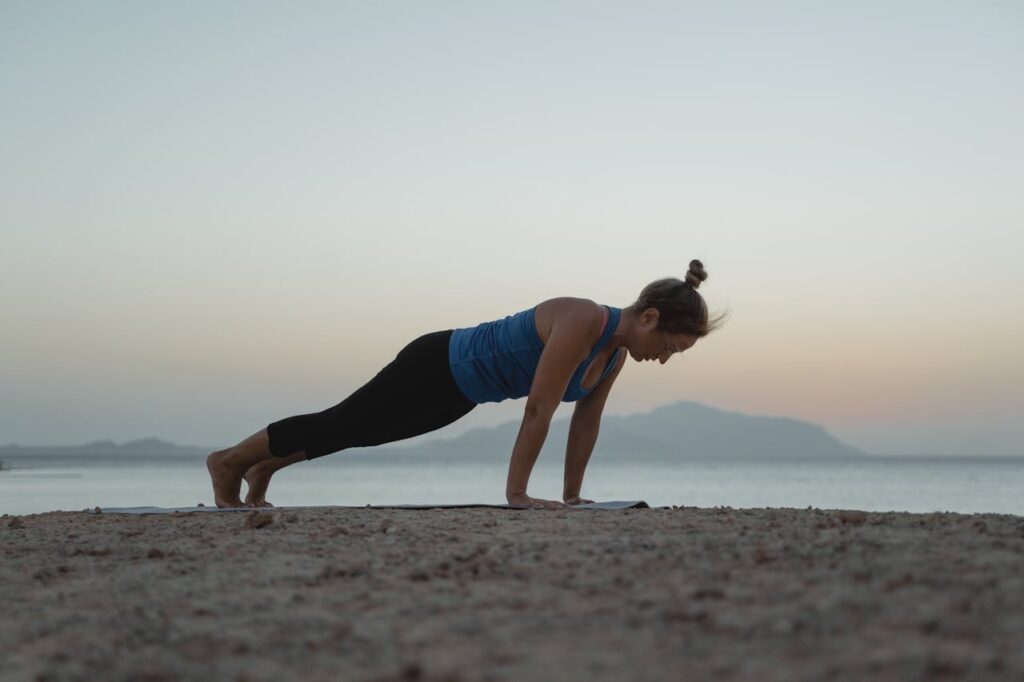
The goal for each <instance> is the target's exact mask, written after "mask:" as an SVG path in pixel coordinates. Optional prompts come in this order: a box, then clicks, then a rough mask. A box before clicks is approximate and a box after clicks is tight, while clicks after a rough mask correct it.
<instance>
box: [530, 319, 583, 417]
mask: <svg viewBox="0 0 1024 682" xmlns="http://www.w3.org/2000/svg"><path fill="white" fill-rule="evenodd" d="M592 324H593V317H592V316H591V315H590V314H589V312H588V311H586V310H579V311H572V312H569V313H567V314H566V315H563V316H561V317H559V319H558V320H557V321H556V322H555V323H554V324H553V325H552V327H551V332H550V334H549V335H548V340H547V343H545V344H544V350H543V351H541V354H540V360H539V361H538V362H537V370H536V372H534V375H533V383H532V384H531V385H530V394H529V396H528V397H527V398H526V411H527V412H534V413H536V414H543V415H547V416H551V415H553V414H554V413H555V410H556V409H557V408H558V405H559V404H560V403H561V402H562V398H563V397H564V396H565V389H566V388H567V387H568V385H569V380H570V379H572V375H573V374H575V372H576V368H577V366H579V363H580V362H582V361H583V360H584V359H585V358H586V356H587V352H588V350H589V348H590V345H591V342H592V339H591V338H590V336H591V328H592Z"/></svg>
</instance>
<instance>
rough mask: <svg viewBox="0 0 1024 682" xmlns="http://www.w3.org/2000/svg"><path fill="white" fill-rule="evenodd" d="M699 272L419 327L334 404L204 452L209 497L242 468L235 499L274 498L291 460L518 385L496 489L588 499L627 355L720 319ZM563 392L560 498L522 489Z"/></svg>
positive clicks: (232, 502) (222, 496)
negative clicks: (620, 294)
mask: <svg viewBox="0 0 1024 682" xmlns="http://www.w3.org/2000/svg"><path fill="white" fill-rule="evenodd" d="M706 278H707V273H706V272H705V271H704V266H703V265H702V264H701V262H700V261H699V260H693V261H690V268H689V271H688V272H687V273H686V279H685V281H683V280H679V279H676V278H672V277H670V278H665V279H659V280H657V281H655V282H652V283H650V284H648V285H647V286H646V287H644V289H643V291H642V292H640V297H639V298H638V299H637V300H636V301H635V302H634V303H633V304H632V305H630V306H629V307H627V308H621V309H620V308H615V307H612V306H603V305H598V304H597V303H595V302H593V301H591V300H588V299H582V298H569V297H563V298H552V299H549V300H547V301H544V302H543V303H540V304H538V305H536V306H534V307H533V308H530V309H528V310H524V311H521V312H519V313H516V314H515V315H510V316H508V317H505V318H504V319H501V320H495V321H493V322H485V323H482V324H480V325H477V326H476V327H470V328H465V329H449V330H446V331H439V332H433V333H430V334H425V335H423V336H421V337H419V338H417V339H416V340H414V341H412V342H411V343H409V344H408V345H407V346H406V347H405V348H403V349H402V350H401V351H400V352H399V353H398V355H397V357H395V359H394V360H392V361H391V362H390V363H389V364H388V365H387V366H386V367H384V369H382V370H381V371H380V372H378V373H377V375H376V376H375V377H374V378H373V379H371V380H370V381H369V382H368V383H367V384H366V385H364V386H363V387H361V388H359V389H358V390H356V391H355V392H354V393H353V394H352V395H350V396H349V397H348V398H346V399H345V400H344V401H342V402H340V403H338V404H337V405H335V406H334V407H331V408H328V409H326V410H324V411H323V412H317V413H312V414H302V415H297V416H294V417H288V418H287V419H282V420H280V421H276V422H274V423H272V424H270V425H268V426H267V427H266V428H264V429H262V430H260V431H258V432H256V433H254V434H253V435H251V436H249V437H248V438H246V439H245V440H243V441H241V442H240V443H238V444H237V445H235V446H233V447H230V448H228V449H226V450H218V451H216V452H213V453H210V455H209V457H207V460H206V464H207V468H208V469H209V472H210V478H211V480H212V482H213V493H214V501H215V502H216V503H217V506H218V507H241V506H243V502H242V501H241V500H240V499H239V492H240V489H241V485H242V480H243V478H244V479H245V481H246V483H247V484H248V486H249V492H248V494H247V495H246V499H245V503H244V506H249V507H266V506H272V505H271V504H270V503H269V502H267V501H266V498H265V495H266V490H267V486H268V485H269V484H270V477H271V476H272V475H273V473H274V472H275V471H277V470H279V469H281V468H283V467H286V466H288V465H289V464H293V463H294V462H300V461H302V460H305V459H314V458H316V457H322V456H324V455H327V454H330V453H332V452H338V451H339V450H344V449H345V448H351V447H367V446H371V445H380V444H382V443H390V442H392V441H397V440H402V439H405V438H412V437H413V436H418V435H420V434H423V433H427V432H429V431H434V430H436V429H439V428H441V427H442V426H447V425H448V424H451V423H452V422H454V421H455V420H457V419H459V418H460V417H462V416H463V415H465V414H466V413H468V412H469V411H470V410H472V409H473V408H474V407H476V406H477V405H478V404H479V403H485V402H500V401H502V400H505V399H507V398H521V397H524V396H526V409H525V414H524V416H523V422H522V425H521V426H520V429H519V436H518V438H517V439H516V442H515V446H514V447H513V449H512V459H511V462H510V463H509V470H508V479H507V481H506V485H505V499H506V500H508V503H509V504H514V505H523V506H528V507H544V508H549V509H550V508H556V507H561V506H564V505H565V504H581V503H586V502H589V501H590V500H586V499H583V498H581V497H580V488H581V487H582V484H583V472H584V470H585V469H586V466H587V462H588V461H589V459H590V453H591V451H592V450H593V447H594V443H595V442H596V441H597V433H598V428H599V426H600V423H601V413H602V411H603V410H604V404H605V400H607V398H608V393H609V391H611V388H612V385H613V384H614V383H615V379H616V377H617V376H618V375H619V372H620V371H621V370H622V366H623V364H625V361H626V354H627V353H628V354H629V355H630V356H632V358H633V359H634V360H636V361H637V362H641V361H645V360H658V361H659V362H661V364H665V363H666V362H668V359H669V358H670V357H671V356H672V355H674V354H675V353H682V352H683V351H685V350H686V349H688V348H690V347H691V346H693V344H694V343H696V342H697V339H699V338H701V337H703V336H706V335H707V334H708V333H709V332H711V331H713V330H714V329H717V328H718V327H719V326H720V324H721V322H722V317H721V316H718V317H716V318H715V319H713V320H709V319H708V310H707V306H706V305H705V303H704V299H703V298H702V297H701V295H700V294H699V293H697V288H698V287H699V286H700V283H701V282H703V281H704V280H705V279H706ZM623 350H625V353H623V352H621V351H623ZM563 401H565V402H574V403H575V406H574V409H573V415H572V421H571V423H570V430H569V442H568V447H567V449H566V459H565V479H564V487H563V492H562V502H558V501H555V500H542V499H538V498H534V497H530V496H529V495H527V493H526V484H527V481H528V480H529V478H530V472H531V471H532V470H533V464H534V462H535V461H536V460H537V454H538V453H539V452H540V449H541V446H542V445H543V444H544V439H545V438H546V437H547V433H548V427H549V425H550V423H551V417H552V415H554V413H555V409H556V408H557V407H558V405H559V403H560V402H563Z"/></svg>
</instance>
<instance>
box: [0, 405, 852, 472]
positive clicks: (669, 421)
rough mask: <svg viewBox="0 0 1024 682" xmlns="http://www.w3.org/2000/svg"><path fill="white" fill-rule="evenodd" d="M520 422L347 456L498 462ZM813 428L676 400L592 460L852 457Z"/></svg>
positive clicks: (127, 450)
mask: <svg viewBox="0 0 1024 682" xmlns="http://www.w3.org/2000/svg"><path fill="white" fill-rule="evenodd" d="M519 424H520V422H519V421H512V422H507V423H505V424H500V425H498V426H494V427H489V428H478V429H473V430H471V431H467V432H466V433H464V434H462V435H461V436H458V437H456V438H451V439H438V440H433V441H427V442H425V443H420V444H419V445H415V446H412V447H402V446H401V442H400V441H399V442H398V443H394V444H389V445H385V446H379V447H376V448H355V449H353V450H351V451H348V454H349V455H350V456H356V457H359V456H362V455H364V454H365V455H367V456H371V453H373V454H372V456H375V457H380V456H381V455H388V456H394V457H397V458H401V457H404V456H409V457H423V456H430V457H439V458H441V459H463V458H481V457H483V458H491V457H493V458H501V459H507V458H508V456H509V455H510V454H511V453H512V446H513V445H514V444H515V441H516V436H517V435H518V433H519ZM568 435H569V418H565V419H558V420H555V421H553V422H552V423H551V428H550V429H549V430H548V437H547V440H546V441H545V443H544V448H543V449H542V450H541V453H542V454H544V453H547V454H548V455H552V454H554V456H557V457H561V456H562V455H563V454H564V453H565V444H566V439H567V438H568ZM213 449H214V448H200V447H194V446H183V445H176V444H174V443H168V442H166V441H162V440H158V439H156V438H145V439H142V440H133V441H128V442H126V443H122V444H120V445H118V444H117V443H115V442H114V441H111V440H102V441H96V442H93V443H87V444H85V445H79V446H74V447H56V446H18V445H7V446H2V447H0V460H2V459H4V458H12V457H17V458H20V457H26V456H63V457H79V456H97V455H98V456H105V457H111V456H113V457H118V456H124V457H147V458H148V457H154V458H156V457H199V456H202V455H205V454H206V453H208V452H210V451H211V450H213ZM863 455H864V452H862V451H860V450H857V449H855V448H852V447H849V446H848V445H845V444H844V443H841V442H839V441H838V440H837V439H836V438H834V437H833V436H831V435H830V434H829V433H828V432H826V431H825V429H823V428H821V427H820V426H818V425H816V424H812V423H809V422H803V421H798V420H796V419H789V418H786V417H753V416H749V415H744V414H739V413H736V412H726V411H724V410H719V409H716V408H713V407H708V406H707V405H703V404H701V403H696V402H687V401H682V402H678V403H674V404H671V405H665V406H662V407H659V408H657V409H654V410H652V411H650V412H645V413H641V414H632V415H625V416H622V415H606V416H605V417H604V419H602V420H601V433H600V436H599V437H598V441H597V445H596V446H595V448H594V456H595V457H597V456H604V457H610V458H629V459H634V460H636V459H641V460H652V459H654V460H657V459H664V458H673V459H679V458H701V457H706V458H711V457H717V458H724V457H729V458H762V457H807V458H825V457H859V456H863Z"/></svg>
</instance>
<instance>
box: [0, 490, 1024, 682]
mask: <svg viewBox="0 0 1024 682" xmlns="http://www.w3.org/2000/svg"><path fill="white" fill-rule="evenodd" d="M0 547H2V550H0V556H2V562H0V599H2V603H3V606H4V608H3V616H2V617H0V642H2V652H0V679H3V680H38V681H40V682H44V681H49V680H148V681H157V680H179V679H185V680H212V679H217V680H236V681H243V680H244V681H253V682H254V681H258V680H280V679H303V680H339V679H343V680H437V681H440V680H453V681H454V680H460V681H461V680H466V681H468V680H711V679H713V680H823V679H830V680H869V679H870V680H894V681H895V680H900V681H906V680H1019V679H1022V678H1024V647H1022V646H1021V640H1022V635H1024V518H1022V517H1018V516H1006V515H990V514H985V515H981V514H975V515H965V514H909V513H863V512H840V511H835V510H817V509H800V510H797V509H729V508H715V509H698V508H693V507H681V508H656V509H639V510H627V511H583V510H564V511H554V512H548V511H508V510H495V509H466V510H451V509H446V510H428V511H408V510H381V509H318V510H267V511H259V512H257V511H252V512H235V513H220V514H173V515H155V516H128V515H117V514H96V515H92V514H87V513H81V512H78V513H72V512H53V513H47V514H37V515H28V516H4V517H2V518H0Z"/></svg>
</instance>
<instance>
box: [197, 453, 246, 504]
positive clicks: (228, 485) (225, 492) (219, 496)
mask: <svg viewBox="0 0 1024 682" xmlns="http://www.w3.org/2000/svg"><path fill="white" fill-rule="evenodd" d="M227 452H228V451H227V450H217V451H216V452H211V453H210V455H209V456H208V457H207V458H206V469H207V470H208V471H209V472H210V481H211V482H212V483H213V501H214V502H215V503H216V504H217V506H218V507H220V508H224V507H242V506H244V505H243V504H242V500H241V499H239V497H238V493H239V491H241V489H242V473H241V472H239V471H237V470H236V469H235V468H234V467H232V466H231V465H230V464H228V463H227V462H226V461H225V456H226V455H227Z"/></svg>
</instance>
